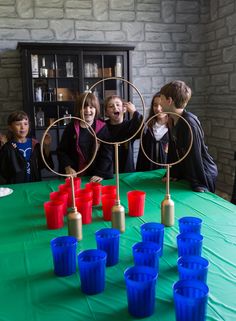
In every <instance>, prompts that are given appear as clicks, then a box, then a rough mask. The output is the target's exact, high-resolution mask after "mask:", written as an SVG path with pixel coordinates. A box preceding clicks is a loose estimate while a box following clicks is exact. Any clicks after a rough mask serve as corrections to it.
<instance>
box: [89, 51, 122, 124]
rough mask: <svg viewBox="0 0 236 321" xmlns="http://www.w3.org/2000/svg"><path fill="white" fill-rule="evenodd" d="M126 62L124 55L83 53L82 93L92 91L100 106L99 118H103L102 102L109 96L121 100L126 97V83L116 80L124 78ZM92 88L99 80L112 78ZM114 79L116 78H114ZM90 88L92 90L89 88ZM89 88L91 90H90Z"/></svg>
mask: <svg viewBox="0 0 236 321" xmlns="http://www.w3.org/2000/svg"><path fill="white" fill-rule="evenodd" d="M125 69H127V61H126V59H125V57H124V54H119V53H118V54H116V53H114V54H113V53H106V52H104V53H101V54H99V55H98V54H93V53H89V52H85V53H84V55H83V77H84V88H83V89H84V91H85V92H88V91H92V92H93V93H94V94H95V95H96V96H97V97H98V98H99V101H100V104H101V114H102V115H101V116H102V117H103V118H104V117H105V113H104V108H103V105H104V100H105V99H106V98H107V97H108V96H111V95H118V96H120V97H121V98H122V99H124V98H125V97H127V93H128V91H127V83H125V82H124V81H122V80H119V79H117V78H126V77H127V74H125V73H124V70H125ZM112 77H114V79H109V80H106V81H103V82H100V83H99V84H98V85H96V86H95V87H93V85H94V84H95V83H96V82H98V81H99V80H102V79H106V78H112ZM115 77H116V78H115ZM91 87H92V88H91ZM90 88H91V89H90Z"/></svg>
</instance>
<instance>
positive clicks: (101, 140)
mask: <svg viewBox="0 0 236 321" xmlns="http://www.w3.org/2000/svg"><path fill="white" fill-rule="evenodd" d="M106 80H121V81H124V82H125V83H127V84H129V85H130V86H131V87H133V88H134V89H135V90H136V92H137V93H138V95H139V97H140V99H141V102H142V107H143V119H142V122H141V124H140V126H139V128H138V129H137V130H136V132H135V133H134V134H133V135H132V136H131V137H129V138H128V139H125V140H122V141H118V142H109V141H105V140H103V139H101V138H98V137H97V140H98V141H100V142H101V143H104V144H110V145H115V144H123V143H126V142H128V141H130V140H131V139H132V138H134V137H135V136H136V135H137V133H138V132H139V131H140V129H141V128H142V126H143V123H144V116H145V103H144V99H143V96H142V94H141V93H140V91H139V90H138V88H137V87H135V86H134V85H133V84H132V83H131V82H130V81H128V80H126V79H124V78H121V77H109V78H105V79H101V80H99V81H97V82H96V83H95V84H93V85H92V86H91V87H90V88H89V90H90V91H91V89H93V88H94V87H96V86H97V85H99V84H100V83H102V82H104V81H106ZM88 94H89V91H88V92H87V93H86V95H85V96H84V100H83V104H82V113H83V117H84V104H85V101H86V98H87V96H88Z"/></svg>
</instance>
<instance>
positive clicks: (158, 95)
mask: <svg viewBox="0 0 236 321" xmlns="http://www.w3.org/2000/svg"><path fill="white" fill-rule="evenodd" d="M156 97H161V94H160V92H159V91H158V92H157V93H155V95H154V96H153V97H152V101H151V108H150V110H149V114H148V117H147V120H148V119H150V118H151V117H152V116H154V115H155V113H154V110H153V105H154V100H155V98H156ZM155 123H156V118H155V117H153V119H152V120H151V121H150V122H149V123H148V127H153V126H154V124H155Z"/></svg>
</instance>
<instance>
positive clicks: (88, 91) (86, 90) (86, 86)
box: [84, 83, 92, 93]
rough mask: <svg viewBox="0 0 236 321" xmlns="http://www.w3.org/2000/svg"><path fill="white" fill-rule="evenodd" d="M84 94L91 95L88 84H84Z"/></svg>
mask: <svg viewBox="0 0 236 321" xmlns="http://www.w3.org/2000/svg"><path fill="white" fill-rule="evenodd" d="M84 92H85V93H91V92H92V91H91V90H90V88H89V84H88V83H86V85H85V90H84Z"/></svg>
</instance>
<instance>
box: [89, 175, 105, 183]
mask: <svg viewBox="0 0 236 321" xmlns="http://www.w3.org/2000/svg"><path fill="white" fill-rule="evenodd" d="M102 180H103V178H102V177H99V176H93V177H91V178H90V182H97V183H99V182H101V181H102Z"/></svg>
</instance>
